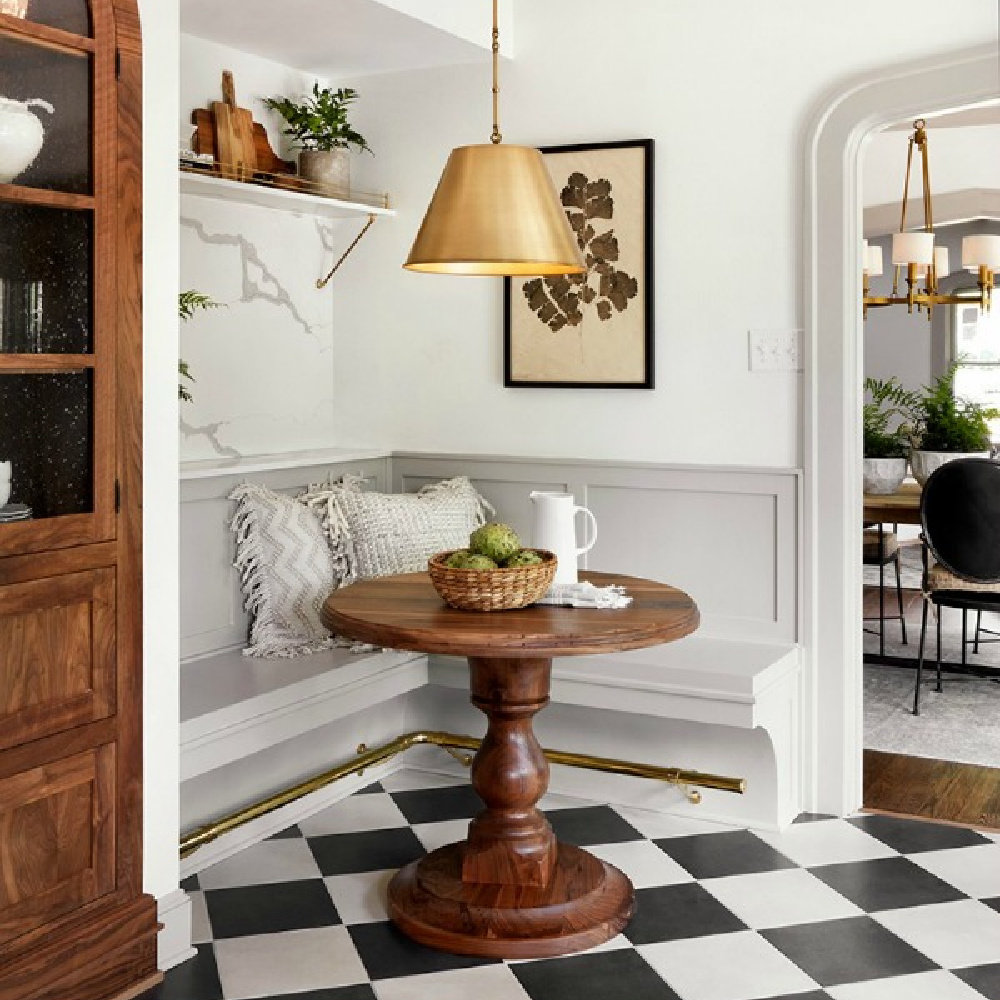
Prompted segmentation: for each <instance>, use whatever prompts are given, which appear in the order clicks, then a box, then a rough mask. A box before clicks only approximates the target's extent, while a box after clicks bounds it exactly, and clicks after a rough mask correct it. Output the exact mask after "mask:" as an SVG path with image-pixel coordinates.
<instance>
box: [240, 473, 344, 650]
mask: <svg viewBox="0 0 1000 1000" xmlns="http://www.w3.org/2000/svg"><path fill="white" fill-rule="evenodd" d="M229 498H230V500H235V501H236V514H235V516H234V518H233V521H232V529H233V532H234V533H235V535H236V568H237V570H238V571H239V574H240V583H241V585H242V588H243V603H244V606H245V607H246V610H247V612H248V613H249V615H250V645H249V646H248V647H247V649H245V650H244V655H246V656H298V655H299V654H301V653H316V652H319V651H320V650H322V649H329V648H330V647H331V646H334V645H336V644H337V640H336V639H335V638H334V637H333V636H331V635H330V633H329V632H328V631H327V629H326V628H325V627H324V625H323V623H322V622H321V621H320V608H321V607H322V605H323V602H324V601H325V600H326V598H327V596H328V595H329V594H330V591H332V590H333V589H334V588H335V587H336V586H337V585H338V582H339V580H338V574H337V573H336V572H335V566H334V560H333V556H332V554H331V552H330V547H329V545H328V544H327V540H326V535H325V534H324V532H323V527H322V525H321V523H320V519H319V518H318V517H317V515H316V514H315V513H313V511H312V510H311V509H310V508H309V507H307V506H306V505H304V504H302V503H299V502H298V501H297V500H295V499H293V498H292V497H287V496H283V495H282V494H280V493H274V492H273V491H271V490H269V489H267V488H266V487H265V486H260V485H258V484H254V483H244V484H242V485H240V486H238V487H237V488H236V489H235V490H234V491H233V492H232V493H231V494H230V497H229Z"/></svg>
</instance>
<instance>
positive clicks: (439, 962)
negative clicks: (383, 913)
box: [348, 922, 499, 980]
mask: <svg viewBox="0 0 1000 1000" xmlns="http://www.w3.org/2000/svg"><path fill="white" fill-rule="evenodd" d="M348 931H349V932H350V935H351V940H352V941H353V942H354V947H355V948H356V949H357V951H358V954H359V955H360V956H361V961H362V962H363V963H364V966H365V969H366V971H367V972H368V976H369V978H371V979H373V980H379V979H395V978H396V977H397V976H419V975H421V974H423V973H425V972H446V971H448V970H449V969H468V968H471V967H472V966H476V965H496V964H498V962H499V959H492V958H477V957H475V956H473V955H452V954H449V953H448V952H444V951H437V950H435V949H433V948H425V947H424V946H423V945H422V944H417V943H416V941H411V940H410V939H409V938H408V937H406V936H405V935H404V934H403V933H402V932H401V931H399V930H397V929H396V928H395V927H394V926H393V925H392V924H390V923H388V922H385V923H373V924H354V925H353V926H351V927H348Z"/></svg>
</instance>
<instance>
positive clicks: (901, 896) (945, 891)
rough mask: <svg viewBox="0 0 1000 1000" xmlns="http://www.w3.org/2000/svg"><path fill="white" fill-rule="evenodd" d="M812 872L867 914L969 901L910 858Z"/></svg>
mask: <svg viewBox="0 0 1000 1000" xmlns="http://www.w3.org/2000/svg"><path fill="white" fill-rule="evenodd" d="M809 870H810V871H811V872H812V874H813V875H815V876H816V878H818V879H820V880H821V881H823V882H825V883H826V884H827V885H828V886H830V888H831V889H834V890H836V891H837V892H839V893H840V894H841V896H844V897H846V898H847V899H849V900H850V901H851V902H852V903H854V905H855V906H860V907H861V909H862V910H864V911H865V912H866V913H875V912H876V911H878V910H896V909H899V908H900V907H903V906H921V905H923V904H927V903H948V902H951V901H953V900H956V899H965V898H966V897H965V896H964V895H963V894H962V893H961V892H959V891H958V889H956V888H955V887H954V886H951V885H949V884H948V883H947V882H945V881H943V880H942V879H939V878H938V877H937V876H936V875H932V874H931V873H930V872H928V871H926V870H925V869H923V868H921V867H920V866H919V865H915V864H914V863H913V862H912V861H910V860H908V859H907V858H876V859H875V860H872V861H853V862H849V863H847V864H841V865H822V866H820V867H819V868H810V869H809Z"/></svg>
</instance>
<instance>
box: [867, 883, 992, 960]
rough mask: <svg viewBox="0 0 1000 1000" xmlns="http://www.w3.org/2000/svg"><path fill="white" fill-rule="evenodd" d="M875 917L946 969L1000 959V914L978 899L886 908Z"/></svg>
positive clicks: (873, 915) (874, 914)
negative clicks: (893, 908) (894, 908)
mask: <svg viewBox="0 0 1000 1000" xmlns="http://www.w3.org/2000/svg"><path fill="white" fill-rule="evenodd" d="M872 917H873V918H874V919H875V920H877V921H878V922H879V923H880V924H882V925H883V926H884V927H887V928H888V929H889V930H890V931H892V933H893V934H895V935H896V936H897V937H901V938H902V939H903V940H904V941H906V942H907V944H912V945H913V947H914V948H916V949H917V950H918V951H922V952H923V953H924V954H925V955H926V956H927V957H928V958H930V959H932V960H933V961H935V962H937V964H938V965H943V966H944V967H945V968H946V969H961V968H965V967H966V966H970V965H987V964H990V963H992V962H996V961H998V960H1000V913H997V912H996V910H992V909H990V907H988V906H987V905H986V904H985V903H980V902H979V901H978V900H975V899H960V900H956V901H955V902H953V903H936V904H934V905H932V906H908V907H905V908H902V909H899V910H883V911H882V912H881V913H873V914H872Z"/></svg>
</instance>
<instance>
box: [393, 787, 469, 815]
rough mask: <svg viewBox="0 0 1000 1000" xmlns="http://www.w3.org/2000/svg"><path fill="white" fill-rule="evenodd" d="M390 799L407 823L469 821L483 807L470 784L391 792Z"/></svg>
mask: <svg viewBox="0 0 1000 1000" xmlns="http://www.w3.org/2000/svg"><path fill="white" fill-rule="evenodd" d="M392 799H393V801H394V802H395V803H396V805H397V806H399V811H400V812H401V813H402V814H403V815H404V816H405V817H406V820H407V822H408V823H440V822H442V821H443V820H446V819H472V817H473V816H476V815H478V814H479V813H481V812H482V811H483V810H484V809H485V808H486V805H485V803H484V802H483V800H482V799H481V798H480V797H479V796H478V795H477V794H476V793H475V792H474V791H473V789H472V786H471V785H451V786H448V787H445V788H417V789H413V790H412V791H408V792H393V793H392Z"/></svg>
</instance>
